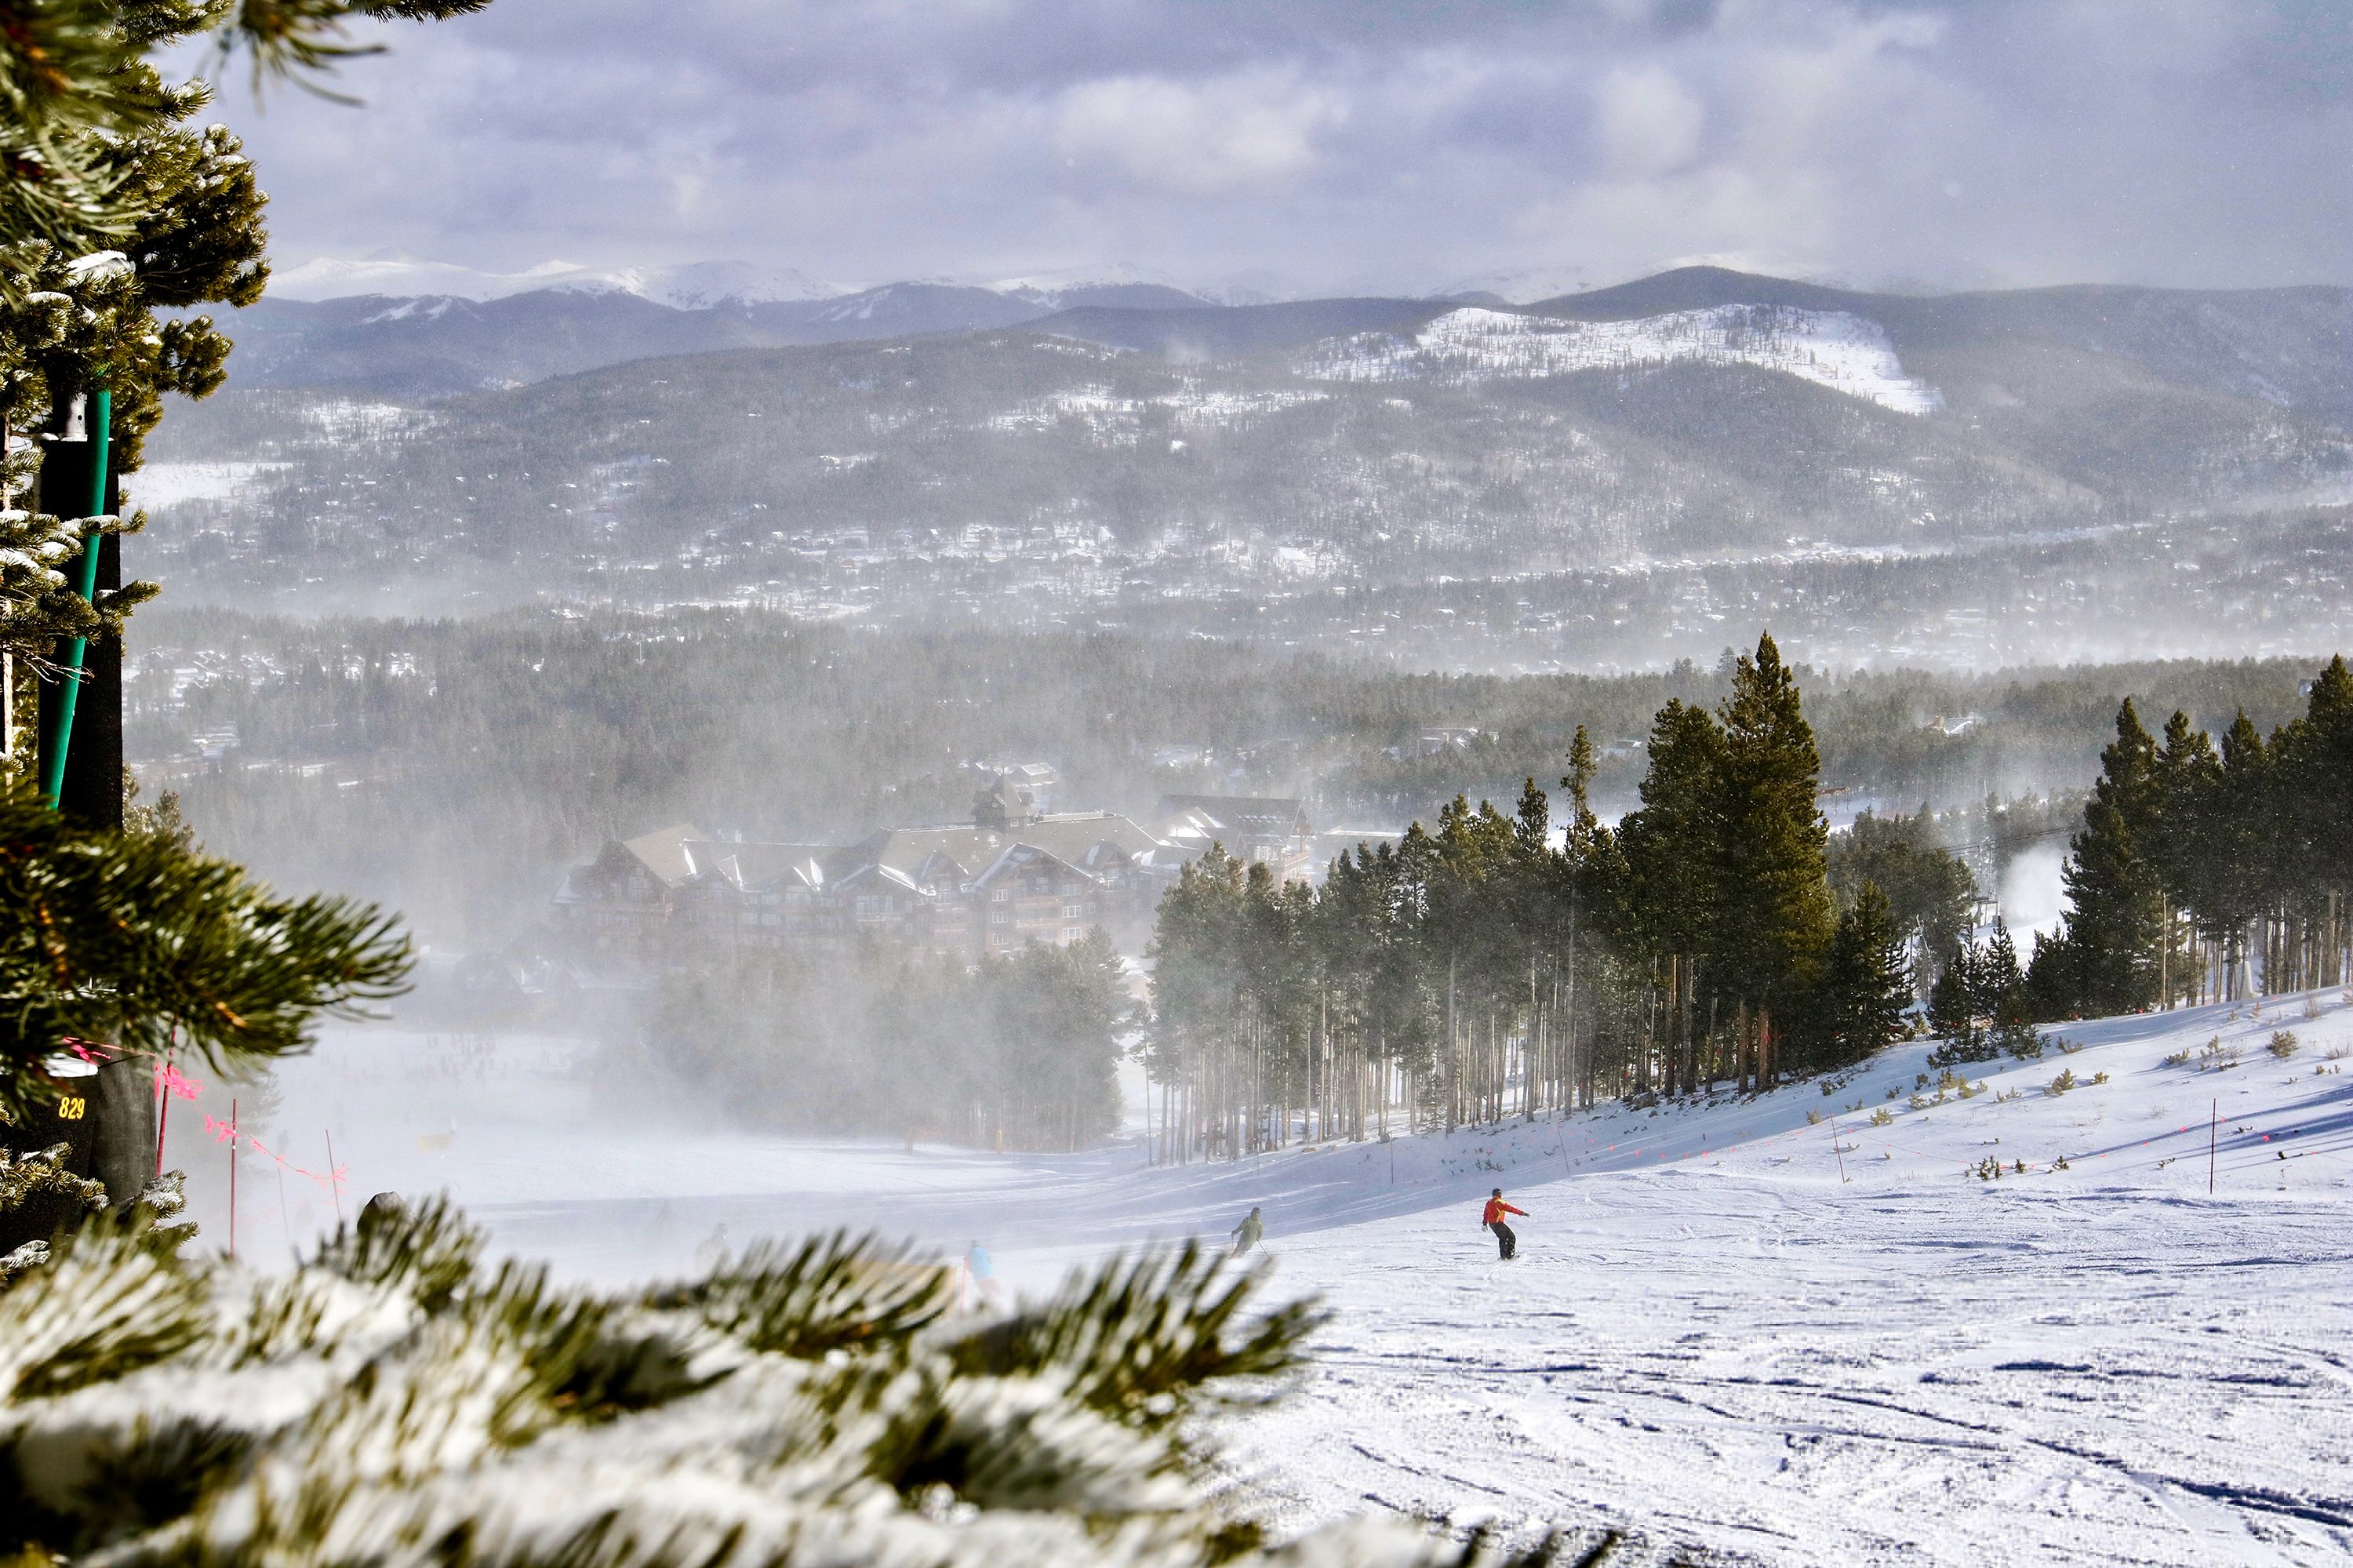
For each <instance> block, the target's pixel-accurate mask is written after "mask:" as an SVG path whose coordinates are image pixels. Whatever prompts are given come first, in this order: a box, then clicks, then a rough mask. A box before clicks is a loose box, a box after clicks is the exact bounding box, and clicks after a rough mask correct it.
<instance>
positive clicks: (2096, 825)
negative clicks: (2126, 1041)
mask: <svg viewBox="0 0 2353 1568" xmlns="http://www.w3.org/2000/svg"><path fill="white" fill-rule="evenodd" d="M2158 808H2159V792H2158V771H2157V743H2156V742H2155V741H2154V740H2152V739H2151V738H2150V737H2149V733H2148V731H2147V729H2146V728H2144V727H2143V726H2142V725H2141V722H2140V715H2139V714H2138V713H2137V712H2135V711H2134V708H2133V704H2132V699H2131V698H2129V697H2127V698H2126V699H2125V701H2124V705H2122V706H2121V707H2120V708H2118V709H2117V711H2116V739H2115V740H2114V741H2112V742H2110V743H2109V745H2108V747H2107V749H2106V750H2105V751H2103V752H2102V753H2101V754H2100V778H2099V781H2098V782H2097V783H2096V784H2094V786H2093V787H2092V799H2091V800H2090V801H2089V802H2088V803H2087V804H2086V805H2085V806H2084V827H2083V831H2082V832H2078V833H2077V834H2076V835H2075V836H2074V838H2073V841H2072V842H2070V843H2069V846H2068V849H2069V853H2068V858H2067V863H2066V864H2065V866H2064V867H2063V869H2062V871H2061V879H2062V881H2063V883H2064V884H2065V885H2066V889H2067V897H2068V902H2069V908H2068V912H2067V925H2066V944H2067V948H2068V950H2069V952H2070V954H2071V956H2072V960H2073V971H2074V980H2075V991H2076V995H2075V998H2074V1001H2075V1006H2076V1010H2077V1011H2080V1012H2084V1013H2107V1012H2137V1011H2139V1010H2140V1009H2143V1008H2146V1007H2149V1006H2152V1005H2154V1004H2155V1003H2156V1001H2158V985H2159V981H2158V944H2159V942H2160V940H2161V939H2162V932H2161V922H2162V915H2163V908H2164V905H2163V897H2164V889H2163V886H2162V885H2161V883H2160V881H2159V879H2158V868H2157V864H2156V863H2155V861H2154V860H2153V859H2152V858H2151V856H2150V854H2149V853H2148V851H2149V847H2150V845H2151V844H2152V843H2153V842H2155V840H2156V836H2157V832H2158Z"/></svg>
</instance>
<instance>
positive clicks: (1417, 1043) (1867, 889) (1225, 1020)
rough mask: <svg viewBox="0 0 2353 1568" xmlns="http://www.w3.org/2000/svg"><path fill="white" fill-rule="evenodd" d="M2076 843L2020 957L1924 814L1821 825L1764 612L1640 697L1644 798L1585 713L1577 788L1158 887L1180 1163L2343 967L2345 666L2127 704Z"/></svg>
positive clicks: (1814, 1063) (1965, 1057)
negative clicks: (1305, 876)
mask: <svg viewBox="0 0 2353 1568" xmlns="http://www.w3.org/2000/svg"><path fill="white" fill-rule="evenodd" d="M2116 726H2117V737H2116V742H2115V744H2114V745H2112V746H2111V747H2109V748H2108V749H2107V751H2106V752H2105V754H2104V758H2103V772H2102V775H2101V777H2100V779H2099V781H2098V783H2097V785H2096V786H2095V788H2094V792H2093V795H2092V798H2091V800H2090V801H2089V802H2088V803H2087V805H2086V806H2085V809H2084V814H2083V825H2082V827H2081V829H2080V831H2079V832H2076V833H2075V834H2074V836H2073V839H2072V841H2071V842H2070V853H2069V857H2068V860H2067V863H2066V868H2065V883H2066V888H2067V893H2068V897H2069V903H2070V907H2069V911H2068V914H2067V917H2066V920H2065V923H2064V925H2063V928H2062V929H2061V931H2060V932H2059V934H2058V935H2057V936H2056V937H2055V938H2052V939H2050V940H2042V939H2039V938H2038V940H2037V943H2036V946H2035V950H2034V953H2033V957H2032V959H2031V963H2029V964H2028V965H2026V966H2024V967H2023V968H2021V964H2020V962H2019V959H2018V955H2017V951H2016V948H2015V945H2014V943H2013V942H2012V940H2011V938H2010V934H2009V932H2008V930H2007V929H2006V927H2002V926H2000V924H1997V925H1996V926H1995V927H1994V928H1993V929H1992V931H1991V933H1990V934H1989V937H1988V938H1986V939H1985V940H1984V941H1982V942H1980V941H1978V940H1977V939H1976V938H1975V937H1974V936H1973V934H1972V933H1971V931H1970V928H1969V911H1970V898H1971V895H1972V893H1973V891H1974V888H1973V885H1972V879H1971V877H1970V876H1969V874H1968V870H1967V868H1966V867H1965V866H1963V865H1961V864H1960V863H1958V862H1957V861H1956V860H1955V859H1954V858H1953V857H1952V856H1951V855H1950V854H1949V853H1947V851H1945V850H1944V849H1942V848H1941V847H1939V846H1938V845H1937V844H1936V842H1934V839H1933V823H1931V822H1930V821H1928V820H1927V819H1926V817H1925V816H1923V817H1921V818H1915V819H1913V820H1910V821H1903V820H1894V821H1882V820H1880V819H1877V818H1875V817H1865V818H1863V819H1862V820H1861V821H1858V822H1857V823H1856V824H1855V826H1854V828H1853V830H1852V831H1851V832H1847V833H1845V834H1842V835H1841V836H1840V838H1839V840H1838V841H1837V849H1836V851H1835V852H1833V850H1832V848H1831V845H1832V842H1833V841H1832V840H1831V836H1830V834H1829V833H1828V832H1827V829H1826V826H1825V823H1824V821H1823V819H1822V816H1821V814H1820V811H1819V810H1818V809H1817V798H1818V795H1819V792H1820V752H1819V748H1818V747H1817V744H1816V741H1815V738H1814V733H1813V729H1812V726H1810V723H1809V722H1808V720H1807V718H1806V716H1805V715H1804V713H1803V712H1802V709H1801V697H1800V692H1799V685H1798V683H1797V680H1796V678H1795V675H1794V673H1793V672H1791V671H1790V670H1789V668H1788V666H1787V665H1785V664H1784V663H1783V662H1782V661H1781V659H1780V655H1779V651H1778V649H1777V648H1776V647H1775V646H1774V643H1773V641H1772V639H1771V637H1770V636H1767V637H1765V638H1763V639H1761V640H1760V641H1759V642H1758V644H1757V651H1756V652H1755V653H1754V654H1753V655H1744V656H1742V657H1741V658H1740V659H1738V660H1737V661H1736V665H1735V668H1734V670H1733V673H1732V679H1731V682H1730V685H1729V690H1728V691H1727V693H1726V694H1725V696H1724V698H1723V699H1722V700H1721V701H1720V702H1719V703H1718V704H1717V705H1715V708H1713V709H1711V708H1708V707H1704V706H1700V705H1693V704H1688V703H1685V702H1684V701H1683V700H1682V699H1680V698H1672V699H1670V700H1669V701H1668V702H1667V704H1666V705H1664V706H1663V707H1662V708H1661V709H1660V710H1659V711H1658V714H1657V715H1656V716H1655V718H1654V719H1653V721H1652V724H1651V732H1650V741H1649V746H1648V749H1647V755H1648V758H1649V765H1648V771H1647V772H1646V773H1645V775H1644V776H1643V778H1642V780H1641V791H1640V804H1639V806H1638V807H1637V808H1636V809H1635V810H1632V811H1630V812H1629V813H1627V814H1626V815H1625V816H1624V817H1623V818H1622V819H1620V821H1619V822H1618V823H1617V824H1616V825H1615V827H1610V826H1606V825H1604V824H1603V823H1602V822H1601V821H1599V820H1598V818H1597V816H1596V814H1595V812H1594V810H1593V809H1592V804H1591V793H1590V791H1591V786H1592V780H1593V777H1594V773H1595V765H1594V760H1593V751H1592V747H1591V745H1590V742H1589V739H1588V736H1587V735H1586V734H1585V732H1583V731H1582V730H1580V731H1578V732H1577V735H1576V736H1575V738H1574V740H1573V741H1572V744H1571V746H1570V748H1569V755H1568V766H1567V773H1566V774H1565V775H1564V776H1563V777H1562V778H1561V779H1560V794H1559V796H1558V797H1557V800H1559V803H1560V808H1561V809H1560V812H1559V818H1560V820H1559V821H1558V822H1557V823H1556V822H1555V821H1554V800H1555V799H1556V798H1555V797H1553V796H1550V795H1548V794H1547V793H1546V790H1544V789H1540V788H1538V786H1537V784H1536V782H1535V779H1533V778H1531V779H1528V780H1526V782H1525V785H1524V787H1523V789H1522V791H1521V793H1520V796H1519V798H1518V800H1517V802H1516V805H1515V807H1514V810H1512V811H1510V812H1505V811H1504V810H1499V809H1497V808H1496V807H1495V806H1494V805H1493V803H1491V802H1489V801H1485V800H1482V801H1481V802H1480V803H1479V804H1478V806H1477V807H1476V808H1473V807H1472V806H1471V805H1470V803H1469V801H1468V800H1466V799H1465V798H1463V797H1461V796H1458V797H1456V798H1455V799H1454V800H1452V801H1451V803H1449V804H1448V805H1447V806H1446V807H1444V808H1443V809H1442V810H1441V811H1440V813H1439V817H1438V823H1437V827H1436V829H1435V831H1434V832H1432V831H1425V830H1424V829H1423V828H1422V827H1421V825H1420V824H1419V823H1417V824H1415V826H1414V827H1413V828H1412V829H1411V830H1410V831H1409V832H1408V833H1407V834H1406V835H1405V837H1404V838H1403V840H1402V841H1400V842H1398V843H1397V844H1396V845H1395V846H1394V847H1392V846H1390V845H1388V844H1382V845H1378V846H1374V847H1370V848H1362V849H1359V850H1357V851H1355V852H1353V853H1344V854H1342V855H1341V856H1340V858H1339V859H1338V860H1337V861H1335V863H1333V865H1332V867H1331V873H1330V876H1329V878H1328V879H1327V880H1326V881H1325V883H1324V885H1322V886H1321V887H1320V888H1313V889H1311V888H1310V887H1308V886H1306V885H1301V884H1296V883H1293V884H1289V885H1277V883H1276V882H1275V880H1274V878H1273V877H1272V876H1271V875H1270V874H1268V872H1267V870H1266V868H1265V867H1264V866H1262V865H1253V866H1245V865H1244V864H1242V863H1240V862H1238V861H1235V860H1233V859H1231V858H1229V857H1227V856H1225V855H1223V854H1222V853H1213V854H1211V855H1210V856H1208V858H1206V859H1204V860H1203V861H1201V862H1199V863H1197V864H1195V865H1191V866H1188V867H1187V868H1186V870H1185V872H1184V874H1183V875H1182V877H1181V879H1180V881H1179V882H1178V885H1177V886H1176V888H1175V889H1174V890H1173V891H1172V892H1171V893H1170V894H1169V895H1168V897H1167V898H1166V901H1165V902H1164V904H1163V905H1162V906H1161V911H1160V920H1159V927H1158V932H1157V937H1156V940H1155V960H1156V963H1155V977H1154V990H1155V1002H1156V1011H1155V1020H1154V1022H1153V1026H1152V1029H1151V1031H1150V1034H1149V1045H1148V1062H1149V1065H1150V1067H1151V1071H1152V1075H1153V1078H1154V1081H1155V1084H1156V1085H1157V1087H1158V1100H1157V1108H1158V1116H1159V1122H1158V1126H1159V1134H1158V1136H1159V1147H1160V1150H1161V1153H1162V1156H1163V1157H1164V1158H1166V1159H1170V1160H1183V1159H1187V1158H1193V1157H1198V1156H1201V1155H1208V1156H1210V1157H1218V1156H1229V1157H1240V1155H1242V1154H1245V1153H1249V1152H1255V1151H1257V1150H1261V1149H1266V1148H1271V1147H1279V1146H1281V1145H1282V1144H1284V1143H1287V1142H1289V1141H1291V1140H1293V1139H1294V1138H1301V1139H1322V1138H1330V1137H1335V1136H1345V1137H1350V1138H1361V1137H1364V1136H1366V1135H1367V1134H1368V1133H1372V1134H1376V1135H1383V1136H1385V1135H1387V1133H1388V1131H1389V1130H1390V1128H1391V1117H1392V1115H1393V1114H1394V1115H1395V1116H1397V1117H1398V1118H1399V1120H1400V1124H1401V1127H1402V1128H1410V1129H1419V1128H1426V1127H1438V1126H1442V1127H1443V1128H1446V1129H1447V1130H1449V1131H1451V1130H1452V1129H1453V1128H1456V1127H1458V1126H1460V1125H1462V1124H1464V1123H1493V1122H1496V1121H1500V1120H1502V1119H1503V1118H1505V1117H1508V1116H1521V1117H1533V1116H1535V1115H1536V1114H1537V1113H1538V1112H1540V1111H1543V1110H1546V1109H1547V1108H1553V1107H1578V1106H1586V1105H1591V1104H1593V1103H1595V1102H1596V1101H1598V1100H1600V1099H1606V1098H1612V1097H1620V1096H1632V1097H1658V1096H1668V1095H1677V1094H1689V1093H1693V1092H1695V1091H1700V1090H1711V1091H1712V1090H1713V1089H1715V1087H1716V1086H1718V1085H1720V1084H1724V1085H1728V1086H1731V1087H1732V1088H1734V1089H1736V1090H1739V1091H1748V1090H1756V1089H1763V1088H1767V1087H1770V1086H1773V1085H1775V1084H1778V1083H1780V1082H1783V1081H1786V1080H1788V1079H1789V1078H1791V1077H1794V1076H1800V1075H1810V1074H1820V1073H1835V1072H1837V1071H1839V1070H1840V1069H1841V1068H1844V1067H1849V1066H1852V1065H1856V1064H1859V1063H1861V1062H1862V1061H1863V1060H1864V1059H1865V1058H1867V1057H1868V1056H1870V1055H1871V1054H1873V1053H1874V1052H1877V1051H1879V1050H1880V1049H1882V1048H1883V1047H1884V1046H1886V1045H1887V1044H1891V1043H1892V1042H1893V1041H1894V1040H1896V1039H1897V1038H1899V1037H1901V1036H1902V1035H1904V1034H1905V1033H1907V1032H1908V1031H1909V1030H1910V1029H1911V1028H1913V1027H1914V1024H1913V1022H1912V1020H1911V1019H1910V1018H1909V1017H1907V1013H1908V1012H1910V1010H1911V1008H1912V1006H1913V1004H1914V1002H1915V998H1916V997H1917V995H1918V994H1919V992H1921V991H1927V992H1928V993H1929V994H1930V996H1931V999H1932V1006H1931V1009H1930V1018H1931V1019H1932V1020H1933V1022H1934V1024H1935V1026H1936V1029H1937V1030H1938V1032H1939V1033H1942V1034H1944V1035H1945V1036H1946V1037H1947V1044H1946V1046H1945V1048H1944V1050H1943V1053H1942V1055H1943V1059H1944V1060H1946V1061H1947V1062H1948V1063H1949V1062H1958V1061H1970V1060H1980V1059H1984V1058H1986V1057H1989V1056H1991V1055H1995V1054H2000V1053H2002V1052H2004V1051H2007V1052H2009V1053H2010V1054H2014V1055H2019V1056H2031V1055H2036V1054H2040V1053H2041V1050H2042V1035H2041V1034H2040V1033H2039V1032H2038V1031H2037V1030H2036V1029H2035V1028H2034V1027H2033V1025H2034V1023H2035V1022H2037V1021H2039V1020H2052V1019H2059V1018H2066V1017H2075V1016H2082V1015H2084V1014H2087V1013H2114V1012H2133V1011H2138V1010H2141V1009H2146V1008H2150V1007H2156V1006H2160V1005H2164V1006H2169V1005H2172V1004H2173V1003H2176V1002H2186V1001H2197V1000H2202V999H2206V998H2211V997H2218V996H2219V997H2232V998H2235V997H2239V996H2243V995H2246V994H2248V993H2249V991H2251V990H2254V989H2260V990H2262V991H2265V992H2271V991H2295V990H2304V989H2307V988H2309V987H2312V986H2315V985H2334V984H2338V983H2341V982H2342V981H2343V980H2344V978H2345V976H2346V972H2347V970H2346V948H2347V939H2348V929H2347V927H2346V924H2345V921H2344V918H2343V911H2344V905H2345V895H2346V892H2347V890H2348V887H2353V860H2348V856H2347V852H2346V848H2345V845H2344V836H2343V834H2342V832H2341V830H2340V829H2339V827H2338V824H2341V823H2342V822H2343V821H2345V820H2346V816H2347V813H2348V810H2353V798H2348V790H2353V675H2348V672H2347V669H2346V666H2345V663H2344V661H2343V660H2342V659H2337V660H2334V661H2332V662H2330V663H2329V665H2328V666H2327V669H2326V670H2325V671H2324V672H2322V673H2320V675H2319V676H2318V677H2317V678H2316V680H2314V681H2313V682H2312V683H2311V691H2310V700H2309V705H2308V709H2307V712H2306V714H2305V715H2303V716H2301V717H2299V718H2296V719H2295V720H2293V721H2291V722H2290V723H2288V724H2285V725H2284V726H2280V727H2279V728H2277V729H2276V730H2274V733H2273V734H2272V735H2271V736H2269V737H2268V738H2266V737H2264V736H2263V735H2262V734H2261V732H2259V731H2258V730H2257V729H2256V728H2255V726H2253V723H2252V722H2251V721H2250V720H2249V719H2248V718H2247V717H2246V715H2244V714H2243V713H2242V714H2239V715H2236V716H2235V717H2234V718H2233V720H2232V725H2231V726H2230V728H2229V730H2228V731H2227V732H2226V733H2225V735H2224V737H2223V740H2222V744H2221V747H2220V749H2219V751H2218V749H2217V748H2216V747H2215V746H2214V744H2213V743H2212V741H2211V739H2210V738H2209V736H2207V735H2206V733H2205V732H2204V731H2203V730H2201V729H2199V728H2198V727H2196V726H2194V725H2193V723H2192V722H2191V721H2190V719H2189V717H2188V715H2186V714H2185V713H2182V712H2179V711H2177V712H2176V713H2175V714H2174V715H2173V717H2172V718H2171V720H2169V721H2168V725H2167V726H2166V729H2165V735H2164V739H2163V740H2162V742H2161V743H2160V742H2158V741H2155V740H2153V739H2152V738H2151V737H2150V736H2149V735H2148V733H2147V730H2146V729H2145V728H2143V727H2142V726H2141V724H2140V721H2139V719H2138V717H2137V713H2136V711H2135V708H2134V705H2133V704H2132V702H2131V701H2130V700H2129V699H2127V700H2126V703H2125V704H2124V705H2123V708H2122V710H2121V712H2120V713H2119V715H2118V717H2117V721H2116Z"/></svg>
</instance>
